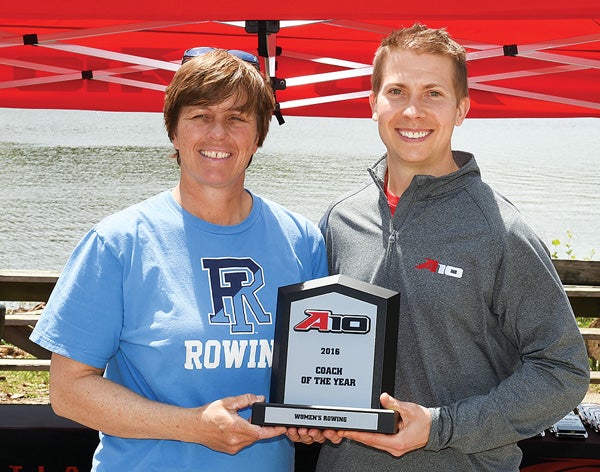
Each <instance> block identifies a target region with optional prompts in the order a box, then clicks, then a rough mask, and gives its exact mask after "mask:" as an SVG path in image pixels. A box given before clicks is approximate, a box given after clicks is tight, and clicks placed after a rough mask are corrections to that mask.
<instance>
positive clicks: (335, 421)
mask: <svg viewBox="0 0 600 472" xmlns="http://www.w3.org/2000/svg"><path fill="white" fill-rule="evenodd" d="M397 419H398V412H396V411H393V410H384V409H371V408H342V407H331V406H315V405H289V404H283V403H265V402H258V403H254V404H253V405H252V423H253V424H258V425H261V426H292V427H297V428H317V429H345V430H354V431H369V432H373V433H387V434H392V433H396V432H398V421H397Z"/></svg>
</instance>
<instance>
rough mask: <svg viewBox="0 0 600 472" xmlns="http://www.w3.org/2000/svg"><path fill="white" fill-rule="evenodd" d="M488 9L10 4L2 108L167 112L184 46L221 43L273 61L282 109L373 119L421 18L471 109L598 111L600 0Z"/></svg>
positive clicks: (381, 4) (125, 1)
mask: <svg viewBox="0 0 600 472" xmlns="http://www.w3.org/2000/svg"><path fill="white" fill-rule="evenodd" d="M489 3H490V4H489V5H486V4H485V2H482V1H481V0H477V1H475V0H457V1H455V2H448V1H445V0H444V1H442V0H431V1H429V2H426V3H425V4H423V3H422V2H419V3H418V4H417V2H410V3H409V2H407V4H403V3H402V2H399V1H397V0H396V1H391V0H378V1H377V2H375V3H373V4H371V3H370V2H357V3H356V4H354V2H352V4H350V3H342V2H325V1H323V0H303V1H301V2H277V1H275V0H261V1H257V2H248V1H247V0H229V1H228V2H227V3H226V4H221V3H220V2H189V1H187V2H183V1H179V0H171V1H167V2H165V1H164V0H161V1H159V0H146V1H145V2H137V1H131V0H103V1H102V2H68V1H66V0H47V1H45V2H36V1H33V2H25V3H21V2H17V1H14V0H12V1H6V2H4V5H3V6H2V9H0V107H8V108H56V109H61V108H62V109H93V110H107V111H161V110H162V101H163V91H164V88H165V86H166V85H167V84H168V83H169V81H170V79H171V77H172V75H173V73H174V71H175V70H176V69H177V67H178V66H179V61H180V59H181V55H182V52H183V51H184V50H185V49H187V48H188V47H192V46H215V47H222V48H226V49H245V50H247V51H251V52H255V53H256V52H259V53H261V54H263V55H264V56H267V57H266V58H265V62H264V63H263V65H262V67H263V70H264V71H265V72H266V73H267V74H268V75H270V76H272V77H273V79H274V83H275V84H277V87H278V88H279V87H282V86H283V84H284V81H285V89H281V90H277V99H278V101H279V102H280V104H281V109H282V111H283V114H284V116H285V115H301V116H337V117H369V116H370V111H369V107H368V103H367V100H366V97H367V96H368V92H369V88H370V73H371V68H370V64H371V61H372V57H373V53H374V51H375V49H376V48H377V46H378V44H379V42H380V40H381V39H382V38H383V37H384V36H385V35H386V34H387V33H388V32H389V31H391V30H392V29H395V28H397V27H399V26H403V25H404V26H409V25H411V24H413V23H414V22H415V21H419V22H421V23H424V24H427V25H428V26H432V27H441V26H445V27H446V28H447V29H448V30H449V32H450V33H451V35H452V36H453V37H454V38H455V39H457V40H458V41H459V42H460V43H461V44H463V45H464V46H465V47H466V49H467V51H468V59H469V75H470V91H471V100H472V105H471V111H470V113H469V116H471V117H598V116H600V2H599V1H598V0H569V1H565V2H558V1H554V2H552V1H549V0H527V1H523V0H503V1H501V2H489ZM262 19H267V20H269V21H262ZM248 20H250V21H251V23H248V22H247V21H248ZM259 20H260V21H259Z"/></svg>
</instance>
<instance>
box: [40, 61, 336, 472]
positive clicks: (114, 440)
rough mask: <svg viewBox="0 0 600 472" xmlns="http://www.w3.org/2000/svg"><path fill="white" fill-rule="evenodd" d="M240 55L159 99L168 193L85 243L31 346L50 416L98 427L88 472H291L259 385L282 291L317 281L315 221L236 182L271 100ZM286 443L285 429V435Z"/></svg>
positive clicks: (190, 75) (319, 262) (204, 69)
mask: <svg viewBox="0 0 600 472" xmlns="http://www.w3.org/2000/svg"><path fill="white" fill-rule="evenodd" d="M235 52H236V51H233V52H232V53H228V52H226V51H223V50H214V51H209V52H207V53H205V54H202V55H200V56H198V57H196V58H194V59H193V60H190V61H187V62H186V63H185V64H183V65H182V66H181V68H180V69H179V70H178V71H177V73H176V74H175V76H174V78H173V81H172V82H171V84H170V85H169V86H168V88H167V90H166V96H165V105H164V118H165V126H166V129H167V133H168V136H169V138H170V139H171V141H172V143H173V145H174V147H175V157H176V158H177V161H178V163H179V165H180V169H181V172H180V180H179V183H178V185H177V186H176V187H175V188H174V189H172V190H168V191H165V192H162V193H160V194H159V195H156V196H154V197H152V198H150V199H148V200H146V201H143V202H141V203H139V204H137V205H134V206H132V207H130V208H127V209H125V210H123V211H120V212H118V213H116V214H114V215H111V216H109V217H108V218H106V219H105V220H103V221H102V222H100V223H99V224H98V225H96V226H95V227H94V228H93V229H92V230H91V231H90V232H89V233H88V234H87V235H86V236H85V237H84V238H83V239H82V241H81V242H80V243H79V245H78V246H77V247H76V249H75V251H74V252H73V254H72V256H71V258H70V259H69V261H68V263H67V265H66V267H65V269H64V271H63V273H62V275H61V277H60V279H59V281H58V283H57V285H56V288H55V290H54V292H53V293H52V295H51V297H50V300H49V301H48V304H47V307H46V309H45V311H44V314H43V315H42V317H41V320H40V321H39V322H38V324H37V326H36V328H35V331H34V333H33V334H32V339H33V340H34V341H35V342H37V343H39V344H40V345H42V346H44V347H46V348H47V349H49V350H51V351H52V352H53V355H52V363H51V370H50V395H51V402H52V406H53V408H54V410H55V411H56V413H57V414H59V415H62V416H66V417H68V418H71V419H73V420H75V421H78V422H80V423H82V424H84V425H87V426H89V427H91V428H94V429H98V430H99V431H101V434H100V444H99V447H98V449H97V450H96V452H95V455H94V460H93V469H92V470H95V471H104V470H106V471H117V470H123V471H124V470H128V471H132V470H143V471H151V470H161V471H162V470H166V469H169V470H186V471H191V470H210V471H219V470H227V471H230V470H236V469H235V468H236V467H243V468H244V470H246V471H248V470H256V471H259V470H260V471H268V470H273V471H282V470H292V469H293V445H292V444H291V443H290V442H289V441H288V440H287V438H286V437H285V435H283V434H284V433H285V432H286V430H285V428H283V427H259V426H256V425H252V424H250V422H249V421H248V416H249V411H250V409H249V407H250V406H251V404H252V403H254V402H256V401H262V400H263V399H264V398H265V396H266V395H267V392H268V391H269V382H270V367H271V355H272V349H273V332H274V322H275V311H276V299H277V290H278V288H279V287H280V286H283V285H289V284H294V283H299V282H302V281H304V280H308V279H312V278H317V277H322V276H325V275H327V269H326V259H325V251H324V245H323V241H322V237H321V235H320V233H319V231H318V229H317V228H316V226H315V225H313V224H312V223H310V222H309V221H308V220H306V219H305V218H303V217H301V216H299V215H297V214H294V213H292V212H290V211H288V210H286V209H285V208H283V207H281V206H280V205H278V204H276V203H273V202H270V201H268V200H266V199H263V198H261V197H259V196H258V195H255V194H253V193H251V192H249V191H248V190H246V189H245V188H244V178H245V172H246V168H247V167H248V165H249V164H250V161H251V159H252V155H253V154H254V153H255V152H256V150H257V149H258V147H259V146H261V145H262V143H263V141H264V139H265V136H266V134H267V131H268V128H269V122H270V119H271V115H272V112H273V109H274V106H275V101H274V98H273V93H272V90H271V88H270V85H269V84H268V82H267V81H266V80H265V79H264V78H263V77H262V76H261V74H260V72H258V71H257V70H256V69H255V68H254V67H253V65H252V64H249V63H248V62H246V61H244V60H243V59H240V58H239V57H236V56H235V55H234V53H235ZM282 435H283V436H282Z"/></svg>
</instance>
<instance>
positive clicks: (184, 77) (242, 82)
mask: <svg viewBox="0 0 600 472" xmlns="http://www.w3.org/2000/svg"><path fill="white" fill-rule="evenodd" d="M231 97H234V98H235V100H236V103H237V104H238V106H239V110H240V111H241V112H243V113H248V114H251V115H254V116H256V124H257V132H258V145H259V146H262V144H263V142H264V140H265V138H266V136H267V133H268V131H269V124H270V121H271V116H272V115H273V111H274V110H275V98H274V96H273V89H272V87H271V85H270V84H269V83H268V82H267V80H266V79H265V78H264V77H263V75H262V74H261V73H260V72H259V71H257V70H256V69H255V68H254V67H253V66H252V65H250V64H248V63H246V62H244V61H243V60H242V59H240V58H238V57H236V56H234V55H232V54H229V53H228V52H227V51H225V50H223V49H215V50H214V51H210V52H207V53H206V54H202V55H201V56H198V57H195V58H194V59H192V60H189V61H187V62H186V63H185V64H183V65H182V66H181V67H180V68H179V69H178V70H177V72H176V73H175V76H174V77H173V80H172V81H171V83H170V84H169V86H168V87H167V89H166V92H165V103H164V107H163V116H164V122H165V128H166V129H167V134H168V136H169V139H170V140H171V141H173V138H174V136H175V130H176V128H177V122H178V120H179V114H180V113H181V109H182V108H183V107H185V106H189V105H191V106H213V105H216V104H218V103H221V102H223V101H225V100H227V99H229V98H231Z"/></svg>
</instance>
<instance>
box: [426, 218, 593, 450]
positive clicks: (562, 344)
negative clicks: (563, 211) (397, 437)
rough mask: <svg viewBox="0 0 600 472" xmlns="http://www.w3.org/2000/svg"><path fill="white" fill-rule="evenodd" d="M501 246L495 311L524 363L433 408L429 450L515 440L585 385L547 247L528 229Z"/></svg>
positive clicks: (550, 417) (574, 332)
mask: <svg viewBox="0 0 600 472" xmlns="http://www.w3.org/2000/svg"><path fill="white" fill-rule="evenodd" d="M504 247H505V249H504V252H503V256H502V260H501V261H500V264H499V269H498V273H497V277H496V282H495V287H494V300H493V309H494V311H495V313H496V314H497V316H498V319H499V324H500V329H501V330H502V331H503V333H504V335H505V336H506V337H507V339H509V340H510V342H511V343H512V344H513V345H514V346H515V347H516V348H517V349H518V351H519V353H520V359H521V362H520V365H519V366H518V368H517V369H516V370H515V371H514V372H513V373H512V375H510V376H508V377H507V378H505V379H504V380H503V381H502V382H501V383H500V384H499V385H498V386H497V387H496V388H494V389H492V390H491V391H490V392H488V393H487V394H486V395H477V396H472V397H469V398H465V399H463V400H461V401H459V402H456V403H454V404H451V405H447V406H442V407H438V408H431V409H430V411H431V413H432V425H431V433H430V438H429V442H428V444H427V445H426V447H425V449H426V450H430V451H439V450H441V449H443V448H448V447H452V448H457V449H459V450H461V451H463V452H465V453H467V454H469V453H476V452H481V451H485V450H490V449H494V448H497V447H501V446H504V445H507V444H511V443H516V442H517V441H519V440H521V439H525V438H528V437H531V436H534V435H536V434H537V433H539V432H541V431H543V430H544V429H546V428H548V427H549V426H551V425H552V424H553V423H554V422H555V421H557V420H559V419H560V418H562V417H563V416H564V415H565V414H566V413H567V412H569V411H571V410H572V409H573V408H574V407H576V406H577V404H578V403H579V402H580V401H581V400H582V398H583V397H584V396H585V393H586V391H587V389H588V386H589V365H588V359H587V353H586V349H585V344H584V342H583V338H582V336H581V333H580V331H579V328H578V326H577V323H576V320H575V317H574V315H573V312H572V310H571V306H570V304H569V301H568V298H567V296H566V294H565V291H564V289H563V287H562V284H561V282H560V279H559V277H558V275H557V274H556V271H555V270H554V267H553V265H552V261H551V260H550V257H549V255H548V253H547V249H546V248H545V246H543V243H542V242H541V241H539V239H538V238H537V237H536V236H535V235H534V234H533V233H531V232H530V231H529V230H527V228H525V229H523V228H520V229H519V230H518V231H510V232H509V234H508V236H507V240H506V242H505V243H504Z"/></svg>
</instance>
